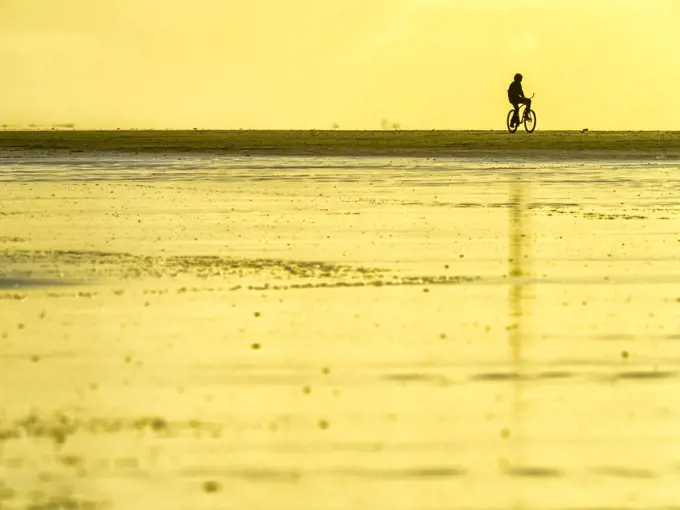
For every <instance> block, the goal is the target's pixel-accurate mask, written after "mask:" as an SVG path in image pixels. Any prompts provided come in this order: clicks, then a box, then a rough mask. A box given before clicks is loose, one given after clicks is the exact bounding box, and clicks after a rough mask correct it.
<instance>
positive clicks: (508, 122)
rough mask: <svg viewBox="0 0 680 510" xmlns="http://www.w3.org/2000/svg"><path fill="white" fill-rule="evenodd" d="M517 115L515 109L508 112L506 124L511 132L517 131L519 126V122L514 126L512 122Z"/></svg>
mask: <svg viewBox="0 0 680 510" xmlns="http://www.w3.org/2000/svg"><path fill="white" fill-rule="evenodd" d="M514 115H515V110H514V109H512V110H510V111H509V112H508V119H507V121H506V125H507V126H508V131H510V132H511V133H514V132H515V131H517V128H518V127H519V123H517V124H515V125H514V126H513V125H512V124H511V122H512V117H513V116H514Z"/></svg>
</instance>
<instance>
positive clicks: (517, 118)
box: [510, 102, 519, 125]
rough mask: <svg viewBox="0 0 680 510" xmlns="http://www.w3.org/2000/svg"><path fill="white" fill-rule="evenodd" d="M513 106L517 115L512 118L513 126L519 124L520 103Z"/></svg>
mask: <svg viewBox="0 0 680 510" xmlns="http://www.w3.org/2000/svg"><path fill="white" fill-rule="evenodd" d="M512 106H514V107H515V115H513V116H512V120H511V121H510V124H511V125H515V124H519V102H515V103H512Z"/></svg>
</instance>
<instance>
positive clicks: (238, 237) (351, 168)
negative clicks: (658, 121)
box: [0, 124, 680, 510]
mask: <svg viewBox="0 0 680 510" xmlns="http://www.w3.org/2000/svg"><path fill="white" fill-rule="evenodd" d="M539 126H540V124H539ZM371 133H373V134H371ZM679 172H680V135H679V134H678V133H675V132H673V133H651V132H650V133H640V132H638V133H616V132H611V133H594V132H586V133H579V132H571V133H566V132H565V133H557V132H555V133H540V132H536V133H534V134H532V135H527V134H524V133H517V134H516V135H510V134H507V133H501V132H488V133H473V132H470V133H468V132H432V133H429V134H428V132H405V131H404V132H396V131H395V132H341V131H337V132H331V131H328V132H318V133H315V132H300V133H294V132H245V131H244V132H237V131H234V132H202V131H196V132H190V131H186V132H175V133H173V132H151V131H148V132H129V131H126V132H121V133H119V134H118V135H115V132H112V131H109V132H59V131H55V132H0V388H2V390H0V509H2V510H5V509H11V510H14V509H23V508H32V509H48V508H71V509H85V508H87V509H97V510H98V509H100V508H101V509H104V508H109V509H116V510H117V509H125V510H128V509H140V510H141V509H146V508H164V509H178V510H179V509H187V508H193V509H195V508H206V509H213V508H214V509H217V508H219V509H234V510H235V509H244V508H246V509H262V510H265V509H267V510H270V509H271V510H279V509H280V510H284V509H285V510H293V509H295V510H302V509H304V510H331V509H332V510H336V509H337V510H340V509H342V510H348V509H357V510H358V509H368V508H389V509H391V510H402V509H403V510H416V509H417V510H443V509H459V508H460V509H463V508H464V509H480V510H481V509H488V508H499V509H501V508H502V509H510V508H512V509H566V508H568V509H583V510H585V509H593V508H630V509H633V508H635V509H638V508H639V509H651V508H654V509H662V508H666V509H667V508H674V507H676V506H677V504H678V503H677V501H678V497H679V496H680V490H679V489H678V487H680V431H679V429H678V426H677V424H678V422H679V420H680V403H679V402H680V401H679V400H678V398H677V394H678V389H680V385H679V381H680V379H679V376H680V314H679V312H680V290H679V289H680V270H679V268H680V264H679V262H680V198H678V197H680V173H679Z"/></svg>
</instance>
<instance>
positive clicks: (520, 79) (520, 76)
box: [515, 73, 522, 81]
mask: <svg viewBox="0 0 680 510" xmlns="http://www.w3.org/2000/svg"><path fill="white" fill-rule="evenodd" d="M515 81H522V75H521V74H519V73H517V74H516V75H515Z"/></svg>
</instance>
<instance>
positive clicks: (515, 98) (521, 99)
mask: <svg viewBox="0 0 680 510" xmlns="http://www.w3.org/2000/svg"><path fill="white" fill-rule="evenodd" d="M508 101H510V104H512V106H514V107H515V115H514V116H513V117H512V121H510V123H511V124H512V125H513V126H514V125H517V124H519V105H521V104H525V105H527V107H526V111H529V110H531V99H529V98H528V97H525V96H524V91H523V90H522V75H521V74H519V73H517V74H516V75H515V80H514V81H513V82H512V83H511V84H510V87H508Z"/></svg>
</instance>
